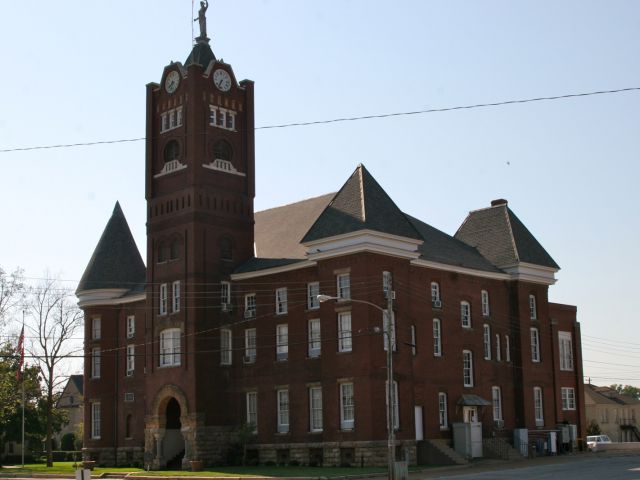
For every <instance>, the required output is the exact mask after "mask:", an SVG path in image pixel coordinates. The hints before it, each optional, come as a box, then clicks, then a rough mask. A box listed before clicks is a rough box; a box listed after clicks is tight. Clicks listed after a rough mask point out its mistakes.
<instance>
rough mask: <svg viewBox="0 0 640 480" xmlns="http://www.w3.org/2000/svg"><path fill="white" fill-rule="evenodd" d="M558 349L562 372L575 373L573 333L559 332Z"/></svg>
mask: <svg viewBox="0 0 640 480" xmlns="http://www.w3.org/2000/svg"><path fill="white" fill-rule="evenodd" d="M558 349H559V350H560V351H559V354H560V370H562V371H565V372H571V371H573V340H572V337H571V332H558Z"/></svg>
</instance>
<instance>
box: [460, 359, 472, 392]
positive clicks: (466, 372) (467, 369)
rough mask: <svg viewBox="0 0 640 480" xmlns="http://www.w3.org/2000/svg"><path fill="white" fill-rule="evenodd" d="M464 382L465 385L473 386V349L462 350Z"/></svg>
mask: <svg viewBox="0 0 640 480" xmlns="http://www.w3.org/2000/svg"><path fill="white" fill-rule="evenodd" d="M467 364H468V365H467ZM467 377H468V380H467ZM462 384H463V386H465V387H473V352H471V350H463V351H462Z"/></svg>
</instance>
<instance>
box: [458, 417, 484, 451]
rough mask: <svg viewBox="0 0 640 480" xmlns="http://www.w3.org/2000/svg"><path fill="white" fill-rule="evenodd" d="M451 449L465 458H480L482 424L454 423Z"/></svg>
mask: <svg viewBox="0 0 640 480" xmlns="http://www.w3.org/2000/svg"><path fill="white" fill-rule="evenodd" d="M452 426H453V448H454V450H455V451H456V452H457V453H458V454H460V455H462V456H463V457H465V458H480V457H482V424H481V423H478V422H471V423H454V424H453V425H452Z"/></svg>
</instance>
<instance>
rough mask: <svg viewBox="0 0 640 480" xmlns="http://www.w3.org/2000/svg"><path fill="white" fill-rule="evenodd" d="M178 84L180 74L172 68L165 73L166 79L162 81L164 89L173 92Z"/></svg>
mask: <svg viewBox="0 0 640 480" xmlns="http://www.w3.org/2000/svg"><path fill="white" fill-rule="evenodd" d="M178 85H180V74H179V73H178V72H176V71H175V70H174V71H173V72H170V73H169V75H167V79H166V80H165V81H164V89H165V90H166V91H167V93H173V92H175V91H176V89H177V88H178Z"/></svg>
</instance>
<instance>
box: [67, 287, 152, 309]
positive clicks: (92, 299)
mask: <svg viewBox="0 0 640 480" xmlns="http://www.w3.org/2000/svg"><path fill="white" fill-rule="evenodd" d="M128 291H129V290H127V289H126V288H100V289H95V290H83V291H81V292H78V293H77V294H76V296H77V297H78V306H79V307H94V306H98V305H120V304H123V303H134V302H140V301H143V300H145V299H146V298H147V296H146V294H145V293H136V294H133V295H126V293H127V292H128Z"/></svg>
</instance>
